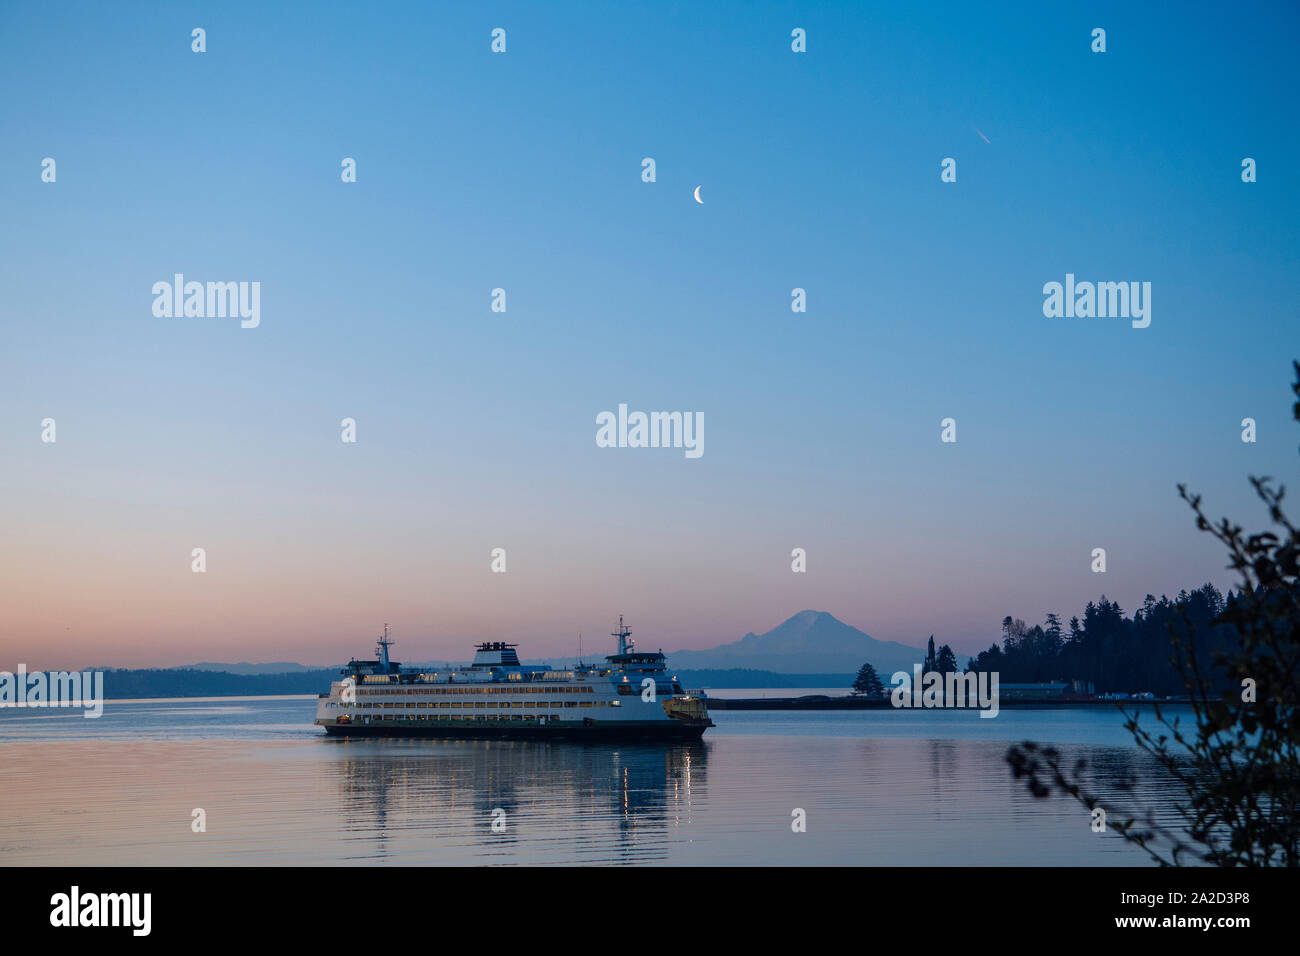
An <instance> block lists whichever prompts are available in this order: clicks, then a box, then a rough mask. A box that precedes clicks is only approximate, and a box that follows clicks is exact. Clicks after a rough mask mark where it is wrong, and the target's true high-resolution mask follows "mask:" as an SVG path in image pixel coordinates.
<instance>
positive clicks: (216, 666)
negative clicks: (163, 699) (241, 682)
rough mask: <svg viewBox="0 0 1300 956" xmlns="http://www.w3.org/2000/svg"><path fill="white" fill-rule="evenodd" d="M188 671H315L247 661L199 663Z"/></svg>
mask: <svg viewBox="0 0 1300 956" xmlns="http://www.w3.org/2000/svg"><path fill="white" fill-rule="evenodd" d="M188 669H189V670H196V671H220V672H222V673H223V674H243V675H249V674H293V673H300V672H302V671H310V670H317V669H318V668H315V667H308V666H307V665H305V664H293V663H290V662H289V661H272V662H271V663H269V664H250V663H248V661H240V662H239V663H238V664H222V663H218V662H216V661H199V662H198V663H197V664H191V665H190V666H189V668H188Z"/></svg>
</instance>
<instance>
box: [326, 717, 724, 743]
mask: <svg viewBox="0 0 1300 956" xmlns="http://www.w3.org/2000/svg"><path fill="white" fill-rule="evenodd" d="M318 726H321V727H324V728H325V732H326V733H327V734H329V735H330V736H331V737H447V738H457V739H462V740H472V739H478V740H483V739H487V740H699V739H700V737H702V736H703V735H704V731H706V730H707V729H708V728H710V727H712V726H713V721H711V720H710V721H700V722H696V723H686V722H684V721H679V720H674V721H653V722H649V723H645V724H635V723H632V722H630V721H619V722H617V723H613V722H611V723H605V724H593V725H591V726H585V727H584V726H581V725H564V724H557V725H548V726H544V727H543V726H537V725H532V726H526V727H500V726H495V727H494V726H491V725H486V724H485V725H480V726H473V725H470V726H464V725H462V726H459V727H457V726H454V725H453V724H451V723H446V724H443V723H425V724H418V725H415V726H404V725H402V724H396V723H394V724H379V723H373V724H356V723H348V724H339V723H332V722H331V723H324V722H321V723H319V724H318Z"/></svg>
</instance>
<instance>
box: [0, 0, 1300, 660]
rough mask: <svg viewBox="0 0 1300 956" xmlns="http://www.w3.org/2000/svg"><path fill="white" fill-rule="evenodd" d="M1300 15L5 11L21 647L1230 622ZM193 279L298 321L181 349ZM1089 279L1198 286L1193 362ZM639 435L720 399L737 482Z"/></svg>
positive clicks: (1167, 304)
mask: <svg viewBox="0 0 1300 956" xmlns="http://www.w3.org/2000/svg"><path fill="white" fill-rule="evenodd" d="M196 26H201V27H203V28H204V29H206V31H207V52H206V53H203V54H195V53H193V52H191V50H190V31H191V29H192V28H194V27H196ZM494 27H502V28H504V29H505V30H506V31H507V52H506V53H505V54H493V53H491V52H490V49H489V43H490V35H489V34H490V31H491V30H492V29H493V28H494ZM794 27H802V28H804V29H805V30H806V31H807V35H808V52H807V53H804V54H795V53H793V52H791V50H790V31H791V29H793V28H794ZM1094 27H1103V28H1105V29H1106V31H1107V51H1106V52H1105V53H1104V54H1094V53H1092V52H1091V51H1090V42H1091V40H1090V33H1091V30H1092V29H1093V28H1094ZM1296 27H1297V14H1296V12H1295V10H1294V8H1293V7H1291V6H1290V5H1287V4H1260V5H1247V6H1246V7H1237V8H1233V9H1232V10H1222V9H1215V8H1212V7H1209V6H1203V7H1198V6H1194V5H1193V6H1182V5H1180V6H1179V7H1177V8H1172V7H1170V8H1153V9H1147V10H1132V9H1130V7H1129V5H1124V4H1114V5H1106V4H1071V5H1065V6H1062V7H1061V8H1060V9H1042V8H1041V6H1040V5H1036V4H1024V5H1016V6H1008V7H999V8H997V9H993V10H988V9H985V10H980V9H972V8H968V7H966V6H964V5H961V6H959V5H952V6H947V7H945V6H940V7H938V8H934V7H931V6H926V7H924V8H916V7H914V6H913V5H910V4H909V5H892V6H882V7H878V8H867V7H866V6H864V5H861V4H817V5H801V4H761V3H757V4H756V3H746V4H708V5H697V4H664V3H657V4H630V3H629V4H623V3H620V4H617V5H613V4H594V3H593V4H563V3H557V4H547V5H536V4H492V5H478V4H456V5H443V4H438V5H433V4H427V5H426V4H419V5H417V4H379V5H377V8H376V9H371V8H366V7H358V6H356V5H349V4H311V5H305V4H303V5H294V4H284V5H277V6H275V7H274V8H270V7H268V5H261V4H223V5H220V6H216V5H207V4H171V5H161V4H159V5H146V4H140V5H133V6H131V7H130V8H128V9H127V10H126V11H125V12H123V10H121V9H117V10H112V9H109V8H106V7H103V6H101V5H95V4H70V5H61V6H60V7H59V8H57V9H53V10H51V9H49V8H48V7H46V6H43V5H39V4H35V3H11V4H7V5H6V6H5V7H4V8H3V9H2V10H0V80H2V81H3V84H2V85H3V89H4V90H5V97H4V101H3V103H4V105H3V108H0V143H2V144H3V146H2V147H0V210H3V213H2V216H3V222H4V224H5V228H4V229H3V230H0V244H2V246H0V252H3V255H0V283H2V286H0V287H2V288H3V290H4V295H3V298H0V336H2V337H0V341H2V342H3V348H0V382H3V385H0V454H3V468H2V469H0V494H2V495H3V498H2V502H3V503H0V526H2V527H3V528H4V529H5V530H4V531H3V532H0V534H3V550H0V556H2V558H3V561H4V565H5V577H6V578H7V579H8V581H9V582H10V584H11V587H10V588H7V589H5V590H4V591H0V619H2V620H4V621H6V622H8V623H7V624H4V625H0V628H4V629H5V630H8V631H9V632H8V633H0V650H7V651H8V652H9V656H15V659H16V660H24V661H27V662H28V663H30V664H32V665H33V666H41V665H42V664H45V665H47V666H62V665H79V664H83V663H111V664H151V663H158V664H165V663H182V662H186V661H192V660H197V659H219V660H228V659H240V658H248V659H268V660H269V659H299V660H304V661H320V662H325V661H333V660H335V659H338V658H340V657H341V656H342V655H343V654H346V653H351V652H353V651H354V650H358V649H365V643H366V641H367V640H368V637H369V635H371V634H372V633H373V632H374V631H376V630H377V629H378V624H379V622H381V621H383V620H385V619H387V620H389V621H391V622H393V623H394V625H395V626H396V628H397V630H398V634H399V636H400V637H403V638H404V639H405V640H407V641H409V642H410V643H411V647H410V649H409V650H408V651H407V653H408V655H411V654H413V655H415V656H416V657H420V658H433V657H450V656H456V655H457V654H460V653H462V648H463V647H464V645H465V642H466V641H467V640H469V639H480V638H482V639H486V638H517V639H519V640H522V641H524V642H525V652H526V653H531V652H532V651H533V650H536V652H537V653H539V654H545V653H552V654H559V653H571V652H572V649H573V645H574V643H575V640H576V637H575V636H576V634H577V632H578V631H579V630H581V631H583V632H584V633H585V634H588V635H591V634H596V635H603V634H604V633H605V632H607V631H608V630H610V627H609V626H608V625H609V623H610V622H611V620H612V618H613V616H614V615H616V614H617V613H619V612H620V611H621V612H623V613H626V614H628V616H629V618H630V619H632V620H633V621H634V622H635V624H636V625H637V626H638V627H639V632H638V636H641V637H642V638H643V639H644V640H646V641H648V642H650V643H652V644H655V645H659V644H662V646H664V647H665V649H674V648H678V647H704V646H710V645H712V644H715V643H719V642H721V641H726V640H733V639H735V638H736V637H738V636H740V635H741V634H743V633H745V632H746V631H749V630H755V631H763V630H766V629H768V628H769V627H771V626H774V625H775V624H776V623H778V622H779V621H781V620H783V619H784V618H785V617H788V616H789V615H790V614H793V613H795V612H797V611H799V610H801V609H803V608H806V607H813V608H817V609H821V610H827V611H830V612H831V613H832V614H835V615H836V616H837V617H840V618H841V619H843V620H846V621H848V622H849V623H851V624H854V625H856V626H858V627H861V628H863V629H864V630H866V631H868V632H870V633H871V634H873V635H874V636H876V637H879V638H882V639H890V640H900V641H904V642H908V643H921V642H922V641H924V639H925V638H926V637H927V636H928V635H929V634H930V633H935V634H936V636H937V639H940V640H944V639H946V640H948V641H950V642H951V643H952V644H953V646H954V647H956V648H957V649H958V650H960V651H963V652H973V651H975V650H977V649H979V648H980V647H984V646H987V645H988V643H989V642H990V641H991V640H992V639H993V638H994V637H995V636H996V632H997V626H998V622H999V621H1000V620H1001V618H1002V616H1003V615H1005V614H1012V615H1015V616H1020V617H1024V618H1026V619H1027V620H1030V621H1031V622H1033V621H1038V620H1041V619H1042V616H1043V614H1045V613H1046V612H1047V611H1049V610H1050V611H1057V612H1058V613H1061V614H1063V615H1065V616H1066V617H1068V616H1069V615H1070V614H1073V613H1077V612H1079V611H1080V610H1081V608H1082V605H1083V604H1084V603H1085V602H1086V601H1087V600H1088V599H1090V598H1095V597H1096V596H1098V595H1099V594H1101V593H1102V592H1103V591H1104V592H1105V593H1106V594H1108V595H1109V596H1110V597H1112V598H1117V599H1118V600H1120V602H1121V604H1123V605H1124V607H1125V608H1126V609H1127V610H1131V609H1132V607H1133V606H1134V605H1135V604H1137V603H1139V602H1140V600H1141V598H1142V596H1143V595H1145V594H1146V593H1147V592H1149V591H1150V592H1154V593H1156V594H1159V593H1161V592H1162V591H1176V590H1177V589H1179V588H1181V587H1189V588H1190V587H1194V586H1196V585H1198V584H1200V583H1202V582H1204V581H1206V580H1213V581H1215V582H1216V583H1219V584H1220V585H1224V584H1227V583H1228V582H1229V581H1230V578H1229V577H1228V576H1227V574H1226V572H1224V571H1223V569H1222V565H1223V564H1224V561H1223V557H1222V555H1221V553H1220V551H1219V549H1218V548H1217V546H1215V545H1214V544H1213V542H1211V541H1210V540H1209V539H1208V538H1207V537H1206V536H1204V535H1198V534H1197V532H1196V531H1195V529H1194V527H1193V525H1192V522H1191V520H1190V518H1189V514H1188V512H1187V511H1186V509H1185V507H1184V506H1183V505H1182V504H1181V503H1180V502H1179V501H1178V500H1177V496H1176V492H1175V487H1174V486H1175V484H1176V482H1178V481H1187V482H1189V483H1190V484H1191V485H1192V486H1193V487H1195V488H1196V489H1198V490H1200V491H1202V492H1203V493H1205V495H1206V498H1207V501H1208V502H1209V503H1210V509H1211V511H1212V512H1223V513H1229V514H1232V515H1233V517H1234V518H1236V519H1237V520H1238V521H1241V522H1244V523H1245V524H1246V525H1247V526H1248V527H1255V526H1258V525H1262V518H1263V515H1262V512H1261V511H1260V510H1259V509H1258V508H1256V507H1255V506H1254V505H1253V503H1252V500H1251V493H1250V490H1249V488H1248V486H1247V484H1246V476H1247V474H1251V473H1254V474H1272V475H1277V476H1283V477H1286V476H1290V475H1293V474H1294V470H1295V450H1296V442H1297V435H1296V432H1295V428H1294V426H1293V425H1291V424H1290V422H1289V390H1288V385H1289V382H1290V379H1291V372H1290V360H1291V358H1292V357H1294V356H1295V355H1296V354H1297V348H1296V345H1297V340H1298V338H1300V337H1298V336H1297V335H1296V328H1297V326H1296V321H1295V306H1294V301H1293V296H1294V292H1293V284H1294V279H1295V276H1296V259H1297V252H1298V251H1300V250H1298V245H1300V244H1298V242H1297V238H1296V230H1295V228H1294V223H1295V221H1296V213H1297V193H1296V186H1295V184H1294V177H1293V176H1292V175H1291V171H1290V168H1289V163H1290V161H1291V159H1292V157H1293V156H1295V155H1297V154H1300V144H1298V143H1297V133H1296V125H1295V122H1294V119H1295V116H1294V112H1295V111H1294V106H1293V96H1294V90H1295V89H1296V88H1297V79H1298V77H1297V67H1296V65H1295V62H1294V60H1295V58H1294V56H1293V55H1292V52H1293V50H1294V45H1295V41H1296ZM977 130H978V131H979V132H980V133H983V136H984V137H987V139H988V142H985V139H984V138H983V137H981V136H980V135H979V133H977ZM46 156H49V157H53V158H55V160H56V162H57V164H58V165H57V171H58V179H57V182H56V183H53V184H49V183H42V182H41V180H40V163H41V160H42V158H44V157H46ZM645 156H651V157H654V158H655V160H656V163H657V182H655V183H652V184H648V183H643V182H642V181H641V178H640V172H641V160H642V158H643V157H645ZM949 156H951V157H954V158H955V159H956V160H957V164H958V181H957V182H956V183H955V184H943V183H941V182H940V180H939V172H940V167H939V164H940V161H941V160H942V159H943V158H944V157H949ZM1246 156H1250V157H1253V158H1255V159H1256V160H1257V162H1258V169H1259V173H1258V176H1259V181H1258V182H1256V183H1253V184H1245V183H1242V182H1241V178H1240V164H1241V160H1242V158H1243V157H1246ZM343 157H353V158H355V159H356V161H357V169H358V181H357V182H356V183H355V184H344V183H342V182H341V181H340V177H339V171H340V165H339V164H340V161H341V159H342V158H343ZM697 185H699V186H701V187H702V190H701V193H702V196H703V198H704V200H705V202H704V204H703V205H699V204H697V203H695V202H694V201H693V200H692V198H691V192H692V190H693V189H694V188H695V187H696V186H697ZM176 272H182V273H184V274H185V275H186V276H187V278H189V279H197V280H200V281H205V280H223V281H224V280H246V281H253V280H256V281H259V282H261V290H262V317H261V325H260V326H259V327H258V328H256V329H248V330H244V329H240V328H239V325H238V322H237V321H231V320H226V319H215V318H211V319H160V318H156V317H155V316H154V315H153V314H152V311H151V304H152V299H153V297H152V295H151V292H150V290H151V287H152V285H153V283H154V282H156V281H159V280H167V279H170V278H171V276H172V275H173V273H176ZM1067 272H1073V273H1075V274H1076V275H1077V276H1078V277H1079V278H1080V279H1092V280H1117V281H1118V280H1134V281H1149V282H1151V283H1152V288H1153V293H1152V298H1153V311H1152V323H1151V326H1150V327H1149V328H1147V329H1141V330H1138V329H1132V328H1130V327H1129V325H1128V323H1127V322H1124V321H1122V320H1114V319H1048V318H1045V317H1044V316H1043V314H1042V301H1043V296H1042V292H1041V289H1042V286H1043V284H1044V283H1045V282H1048V281H1062V280H1063V279H1064V276H1065V274H1066V273H1067ZM796 286H797V287H802V288H805V289H806V290H807V295H808V311H807V312H806V313H803V314H795V313H792V312H791V311H790V307H789V303H790V290H791V289H792V288H794V287H796ZM496 287H503V288H505V289H506V290H507V301H508V310H507V312H506V313H504V314H499V313H493V312H491V311H490V308H489V303H490V291H491V290H492V289H493V288H496ZM620 402H626V403H628V404H629V405H630V406H631V407H632V408H641V409H645V410H651V409H673V410H683V411H686V410H690V411H700V412H703V413H704V416H705V420H706V445H705V447H706V451H705V454H704V456H703V457H702V458H700V459H698V460H694V461H691V460H687V459H685V458H684V456H683V455H682V454H681V452H680V451H672V450H651V449H618V450H613V449H600V448H597V447H596V445H595V441H594V436H595V416H596V414H597V413H598V412H600V411H603V410H606V409H615V408H617V405H618V404H619V403H620ZM47 416H51V417H54V418H55V419H56V421H57V422H58V442H57V443H56V444H55V445H47V444H42V443H41V442H40V441H39V436H40V427H39V423H40V421H41V419H43V418H45V417H47ZM949 416H951V417H953V418H955V419H956V420H957V423H958V441H957V443H956V444H955V445H945V444H941V443H940V442H939V422H940V420H941V419H942V418H945V417H949ZM1246 416H1251V417H1254V418H1255V419H1256V420H1257V422H1258V428H1259V440H1258V442H1257V443H1256V444H1254V445H1247V444H1243V443H1242V442H1241V441H1240V438H1239V435H1240V425H1239V422H1240V421H1241V419H1242V418H1243V417H1246ZM343 417H353V418H355V419H356V420H357V422H358V438H359V440H358V442H357V444H356V445H344V444H342V443H341V442H340V441H339V427H338V423H339V421H340V419H342V418H343ZM200 546H201V547H205V548H206V549H207V551H208V561H209V571H208V572H207V573H206V574H205V575H195V574H192V573H191V571H190V551H191V548H193V547H200ZM498 546H499V547H505V548H506V549H507V554H508V562H509V564H508V567H509V570H508V572H507V573H506V574H505V575H493V574H491V573H490V572H489V570H488V554H489V552H490V550H491V549H492V548H493V547H498ZM793 547H804V548H806V549H807V550H808V554H809V559H808V566H809V570H808V573H807V574H804V575H796V574H792V573H791V571H790V556H789V555H790V550H791V549H792V548H793ZM1094 547H1105V548H1106V549H1107V553H1108V565H1109V567H1108V571H1107V573H1106V574H1105V575H1098V574H1093V573H1091V572H1090V570H1089V554H1090V552H1091V550H1092V548H1094ZM587 643H588V646H589V647H591V646H593V645H592V643H591V641H590V640H588V642H587ZM358 644H360V645H361V647H359V648H358V646H357V645H358Z"/></svg>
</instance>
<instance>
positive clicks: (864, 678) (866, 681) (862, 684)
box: [853, 664, 885, 697]
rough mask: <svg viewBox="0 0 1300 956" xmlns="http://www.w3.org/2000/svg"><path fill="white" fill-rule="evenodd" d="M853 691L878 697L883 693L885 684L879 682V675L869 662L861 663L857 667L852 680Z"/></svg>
mask: <svg viewBox="0 0 1300 956" xmlns="http://www.w3.org/2000/svg"><path fill="white" fill-rule="evenodd" d="M853 693H855V694H866V695H868V696H872V697H880V696H882V695H883V694H884V693H885V685H884V684H882V683H881V682H880V675H879V674H877V673H876V669H875V668H874V667H872V666H871V665H870V664H863V665H862V666H861V667H860V668H859V669H858V676H857V679H856V680H855V681H854V682H853Z"/></svg>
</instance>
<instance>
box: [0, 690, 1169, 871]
mask: <svg viewBox="0 0 1300 956" xmlns="http://www.w3.org/2000/svg"><path fill="white" fill-rule="evenodd" d="M813 692H817V691H816V690H815V689H814V690H812V691H810V690H808V689H799V690H798V691H790V692H787V691H782V690H781V689H772V688H764V689H762V690H753V691H747V690H727V691H719V692H716V693H718V694H719V695H722V694H725V695H726V696H729V697H735V696H747V697H750V696H752V697H758V696H763V695H767V696H798V695H799V694H806V693H813ZM833 692H834V693H839V691H833ZM315 706H316V698H315V697H244V698H233V697H222V698H201V699H200V698H186V699H176V700H141V701H109V702H108V703H106V704H105V709H104V713H103V716H102V717H100V718H98V719H86V718H85V717H83V716H82V712H81V711H80V710H18V709H3V710H0V865H4V864H8V865H16V864H29V865H31V864H35V865H102V864H118V865H220V864H258V865H261V864H324V865H339V864H346V865H359V864H434V865H466V864H611V863H614V864H619V863H642V864H669V865H723V864H740V865H747V866H761V865H772V864H795V865H802V864H808V865H1021V864H1035V865H1093V866H1096V865H1121V866H1134V865H1139V866H1140V865H1146V864H1148V862H1149V858H1148V857H1147V856H1146V854H1145V853H1143V852H1142V851H1141V850H1139V849H1137V848H1134V847H1131V846H1128V845H1127V844H1125V843H1124V841H1123V840H1121V839H1120V838H1119V837H1118V836H1116V835H1115V834H1114V833H1113V832H1106V833H1096V832H1093V829H1092V825H1091V822H1092V821H1091V819H1090V816H1089V813H1088V811H1087V810H1086V809H1085V808H1084V807H1082V806H1081V805H1079V804H1077V803H1075V802H1074V801H1072V800H1068V799H1066V798H1060V797H1055V798H1051V799H1048V800H1038V799H1035V798H1033V797H1032V796H1031V795H1030V794H1029V793H1028V792H1027V791H1026V789H1025V786H1024V784H1023V782H1020V781H1016V780H1014V779H1013V778H1012V776H1011V773H1010V771H1009V768H1008V766H1007V763H1006V761H1005V754H1006V751H1007V748H1008V746H1009V745H1010V744H1011V743H1014V742H1018V741H1021V740H1027V739H1031V740H1036V741H1039V742H1041V743H1051V744H1054V745H1057V746H1058V747H1059V748H1060V749H1061V750H1063V751H1064V752H1065V753H1067V754H1068V755H1069V756H1070V758H1071V761H1073V760H1074V759H1076V758H1079V757H1085V758H1087V759H1088V760H1089V762H1090V763H1091V765H1092V766H1093V768H1094V770H1093V772H1094V774H1095V778H1094V779H1095V782H1096V784H1097V786H1098V787H1100V788H1101V789H1102V790H1103V791H1104V792H1107V793H1114V794H1117V796H1118V798H1119V799H1121V800H1123V801H1125V802H1127V803H1129V804H1131V805H1134V806H1137V807H1140V808H1150V809H1152V810H1153V811H1155V812H1156V813H1157V815H1158V818H1160V819H1163V820H1168V821H1172V820H1173V819H1174V818H1175V817H1174V810H1173V806H1172V802H1171V798H1172V796H1173V791H1172V790H1170V789H1169V787H1168V785H1167V784H1166V783H1164V778H1163V777H1161V775H1160V772H1159V770H1158V768H1157V767H1155V765H1154V763H1153V761H1152V760H1151V759H1150V758H1149V757H1148V756H1147V755H1146V754H1144V753H1143V752H1142V751H1141V750H1139V749H1138V748H1136V747H1135V746H1134V745H1133V740H1132V737H1131V736H1130V735H1129V734H1128V732H1127V731H1125V730H1124V727H1123V719H1122V717H1121V715H1120V714H1119V712H1118V710H1113V709H1111V708H1089V709H1043V710H1031V709H1024V708H1017V709H1005V710H1003V711H1002V712H1001V713H1000V714H999V715H998V716H997V717H996V718H993V719H987V718H980V717H979V716H978V712H976V711H956V710H947V711H895V710H892V709H884V710H867V711H821V712H798V711H794V712H791V711H771V712H765V711H726V710H722V711H716V712H714V714H713V719H714V721H715V722H716V723H717V726H716V727H714V728H713V729H711V730H709V731H708V733H707V734H706V735H705V737H704V740H703V741H702V742H700V743H696V744H689V745H687V744H625V745H614V744H582V743H565V742H532V741H451V740H364V741H360V740H346V739H334V738H327V737H326V736H325V735H324V733H323V732H322V731H320V730H319V728H317V727H315V726H313V724H312V721H313V719H314V716H315ZM1169 710H1170V711H1171V712H1180V713H1182V714H1183V715H1184V716H1185V718H1187V717H1190V714H1191V712H1190V710H1188V709H1187V708H1181V710H1180V709H1178V708H1170V709H1169ZM1154 719H1155V718H1154V715H1153V714H1151V712H1150V711H1149V710H1148V711H1145V712H1144V715H1143V717H1142V720H1143V722H1145V721H1147V720H1150V721H1152V722H1154ZM1130 775H1136V776H1137V778H1138V781H1139V783H1138V786H1137V787H1136V788H1135V789H1134V790H1132V791H1128V792H1126V793H1122V794H1120V793H1118V791H1116V789H1115V788H1116V787H1117V786H1118V785H1119V783H1120V782H1121V781H1122V780H1124V779H1125V778H1126V777H1128V776H1130ZM196 811H202V814H201V818H202V821H203V824H204V827H205V829H204V830H203V832H196V831H195V827H196V822H195V821H196V820H197V819H199V816H200V815H199V814H197V813H196ZM798 811H802V814H799V813H798ZM801 815H802V817H803V818H804V820H805V821H806V829H805V830H804V831H803V832H795V830H794V829H793V827H792V823H793V822H794V821H795V820H796V819H797V818H798V817H799V816H801Z"/></svg>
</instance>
